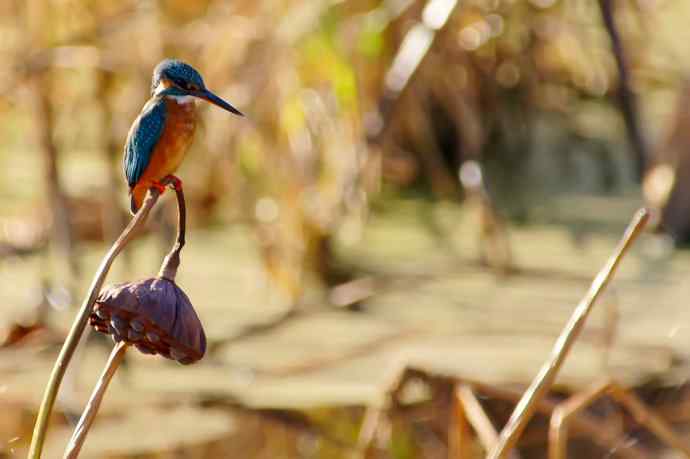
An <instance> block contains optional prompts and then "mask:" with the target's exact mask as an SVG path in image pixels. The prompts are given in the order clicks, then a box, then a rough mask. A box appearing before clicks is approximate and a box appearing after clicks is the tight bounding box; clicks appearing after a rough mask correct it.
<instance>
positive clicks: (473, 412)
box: [454, 383, 519, 459]
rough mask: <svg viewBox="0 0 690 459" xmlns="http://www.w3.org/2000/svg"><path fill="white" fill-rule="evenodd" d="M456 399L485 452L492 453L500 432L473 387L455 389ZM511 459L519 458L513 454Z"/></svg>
mask: <svg viewBox="0 0 690 459" xmlns="http://www.w3.org/2000/svg"><path fill="white" fill-rule="evenodd" d="M454 398H455V399H456V400H457V402H458V403H460V404H461V405H462V409H463V412H464V413H465V417H466V418H467V421H468V422H469V423H470V425H471V426H472V428H473V429H474V431H475V432H476V433H477V438H479V442H480V443H481V444H482V446H483V447H484V450H485V451H491V450H492V449H493V448H494V447H495V446H496V443H497V442H498V432H496V429H495V428H494V425H493V423H492V422H491V419H489V416H488V415H487V414H486V411H484V408H483V407H482V404H481V403H480V402H479V399H478V398H477V396H476V395H475V393H474V391H473V390H472V387H471V386H470V385H469V384H466V383H460V384H458V385H457V386H456V387H455V393H454ZM509 457H510V459H518V458H519V456H518V454H517V453H515V452H511V453H510V454H509Z"/></svg>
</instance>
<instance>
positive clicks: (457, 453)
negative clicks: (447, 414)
mask: <svg viewBox="0 0 690 459" xmlns="http://www.w3.org/2000/svg"><path fill="white" fill-rule="evenodd" d="M467 417H468V416H467V412H466V407H465V406H464V403H463V402H462V400H461V399H460V397H459V396H458V391H457V389H456V390H455V391H454V392H453V408H452V422H451V425H450V427H449V429H448V458H449V459H469V458H471V457H472V449H471V443H470V442H471V439H470V429H469V423H468V419H467Z"/></svg>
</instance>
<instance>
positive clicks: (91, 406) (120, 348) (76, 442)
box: [63, 341, 128, 459]
mask: <svg viewBox="0 0 690 459" xmlns="http://www.w3.org/2000/svg"><path fill="white" fill-rule="evenodd" d="M127 347H128V344H127V343H125V342H124V341H120V342H119V343H117V344H116V345H115V347H113V350H112V352H111V353H110V357H109V358H108V363H107V364H106V365H105V369H104V370H103V373H102V374H101V377H100V378H98V382H97V383H96V387H94V389H93V392H92V393H91V398H89V401H88V403H87V404H86V407H85V408H84V412H83V413H82V414H81V418H79V422H78V423H77V427H75V428H74V433H73V434H72V438H70V440H69V443H68V444H67V448H66V449H65V455H64V456H63V459H75V458H76V457H78V456H79V452H80V451H81V447H82V446H83V445H84V440H86V435H87V434H88V433H89V429H90V428H91V425H92V424H93V421H94V419H96V413H98V408H99V407H100V406H101V401H103V396H104V395H105V391H106V390H107V389H108V385H109V384H110V380H111V379H112V378H113V375H114V374H115V372H116V371H117V369H118V367H119V366H120V364H121V363H122V360H123V359H124V358H125V352H127Z"/></svg>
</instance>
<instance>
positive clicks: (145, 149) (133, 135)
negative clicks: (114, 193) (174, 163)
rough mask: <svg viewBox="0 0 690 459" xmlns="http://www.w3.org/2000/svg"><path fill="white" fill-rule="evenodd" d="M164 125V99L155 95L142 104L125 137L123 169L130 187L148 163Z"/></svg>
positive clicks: (135, 182)
mask: <svg viewBox="0 0 690 459" xmlns="http://www.w3.org/2000/svg"><path fill="white" fill-rule="evenodd" d="M164 126H165V101H164V100H163V98H162V97H156V98H154V99H151V100H150V101H149V102H148V103H147V104H146V105H145V106H144V109H143V111H142V112H141V115H139V117H138V118H137V119H136V120H135V121H134V124H133V125H132V128H131V129H130V131H129V135H128V137H127V143H126V145H125V157H124V161H123V169H124V172H125V177H126V178H127V183H128V184H129V186H130V188H131V187H133V186H134V185H136V184H137V182H138V181H139V179H140V178H141V176H142V175H143V174H144V171H145V170H146V167H147V166H148V165H149V162H150V161H151V156H152V154H153V149H154V148H155V146H156V144H157V143H158V141H159V140H160V138H161V135H163V129H164Z"/></svg>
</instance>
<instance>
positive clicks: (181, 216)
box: [158, 186, 187, 282]
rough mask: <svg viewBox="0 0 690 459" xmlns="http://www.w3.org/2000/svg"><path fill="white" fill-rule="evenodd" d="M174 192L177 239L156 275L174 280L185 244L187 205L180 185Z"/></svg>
mask: <svg viewBox="0 0 690 459" xmlns="http://www.w3.org/2000/svg"><path fill="white" fill-rule="evenodd" d="M175 194H176V195H177V240H176V241H175V245H174V246H173V248H172V250H171V251H170V253H169V254H168V255H167V256H166V257H165V259H164V260H163V264H162V265H161V269H160V272H159V273H158V275H159V276H160V277H164V278H166V279H168V280H171V281H173V282H174V281H175V276H176V275H177V268H179V267H180V252H181V251H182V248H183V247H184V245H185V242H186V239H185V234H186V228H187V206H186V205H185V200H184V191H182V187H181V186H176V187H175Z"/></svg>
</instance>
